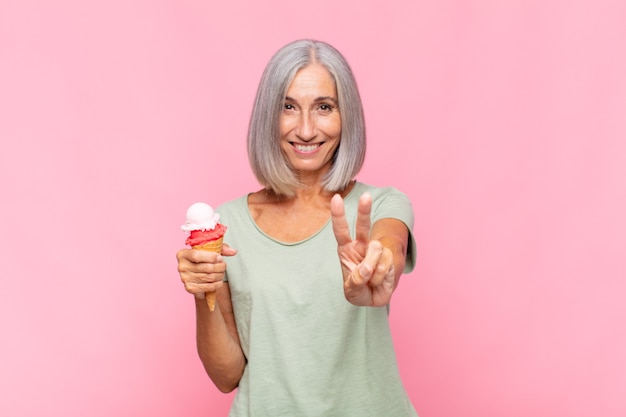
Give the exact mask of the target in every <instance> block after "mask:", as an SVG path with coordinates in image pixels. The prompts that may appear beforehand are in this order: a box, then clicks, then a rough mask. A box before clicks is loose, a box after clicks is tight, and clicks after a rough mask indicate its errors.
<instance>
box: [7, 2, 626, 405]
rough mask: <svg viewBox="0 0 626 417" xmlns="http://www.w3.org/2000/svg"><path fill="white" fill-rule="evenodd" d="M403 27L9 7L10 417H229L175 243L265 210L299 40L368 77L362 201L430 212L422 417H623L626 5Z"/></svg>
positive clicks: (197, 10) (453, 16)
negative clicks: (228, 213) (193, 216)
mask: <svg viewBox="0 0 626 417" xmlns="http://www.w3.org/2000/svg"><path fill="white" fill-rule="evenodd" d="M383 3H384V7H383V6H381V3H380V2H379V1H376V2H375V1H354V2H339V1H337V0H320V1H317V2H313V3H311V2H304V3H302V2H301V3H293V2H292V3H283V2H278V1H270V2H260V1H259V2H257V1H253V0H249V1H223V2H210V1H203V0H185V1H180V0H177V1H174V0H170V1H165V0H162V1H147V0H144V1H124V0H114V1H113V0H108V1H104V0H102V1H82V0H75V1H54V2H52V1H44V0H40V1H36V0H19V1H18V0H14V1H11V0H8V1H7V0H2V1H0V138H1V145H2V146H1V150H0V181H1V195H2V204H1V205H0V239H1V241H0V242H1V243H0V251H1V253H2V262H0V277H1V279H2V287H1V288H2V292H1V302H0V324H1V328H0V332H1V333H0V335H1V337H2V341H1V344H0V349H1V354H0V392H1V393H2V394H1V395H0V415H2V416H12V417H21V416H65V417H72V416H81V417H82V416H93V417H97V416H147V415H150V416H178V415H185V416H207V415H215V416H224V415H226V410H227V409H228V406H229V403H230V401H231V396H230V395H227V396H224V395H222V394H220V393H218V392H217V390H216V389H215V388H213V387H212V385H211V384H210V382H209V381H208V379H207V378H206V377H205V376H204V374H203V370H202V368H201V365H200V362H199V360H198V359H197V356H196V353H195V345H194V318H193V317H194V312H193V302H192V300H191V298H190V296H188V295H187V294H186V293H185V292H184V291H183V288H182V285H181V284H180V282H179V278H178V275H177V273H176V262H175V256H174V254H175V252H176V250H177V249H179V248H180V247H182V245H183V239H184V235H183V233H182V232H181V231H180V230H179V225H180V224H181V222H182V221H183V216H184V211H185V209H186V207H187V206H188V205H189V204H190V203H192V202H194V201H196V200H206V201H208V202H210V203H212V204H214V205H217V204H219V203H221V202H223V201H225V200H228V199H231V198H234V197H237V196H240V195H242V194H244V193H246V192H248V191H251V190H254V189H256V188H257V187H258V185H257V184H256V181H255V180H254V178H253V177H252V175H251V174H250V171H249V168H248V164H247V159H246V155H245V132H246V128H247V122H248V117H249V113H250V108H251V104H252V100H253V96H254V92H255V89H256V84H257V81H258V79H259V77H260V75H261V71H262V69H263V67H264V66H265V64H266V62H267V60H268V59H269V58H270V55H271V54H272V53H273V52H274V51H275V50H276V49H277V48H278V47H280V46H282V45H283V44H284V43H286V42H288V41H291V40H293V39H297V38H301V37H314V38H319V39H323V40H326V41H329V42H330V43H332V44H334V45H335V46H337V47H338V48H339V49H340V50H341V51H343V52H344V54H345V55H346V57H347V58H348V60H349V61H350V62H351V64H352V66H353V68H354V71H355V73H356V76H357V79H358V81H359V85H360V88H361V92H362V96H363V100H364V105H365V111H366V117H367V123H368V133H369V153H368V156H367V161H366V166H365V168H364V170H363V172H362V173H361V175H359V177H358V178H359V179H360V180H362V181H365V182H370V183H373V184H377V185H394V186H396V187H397V188H399V189H401V190H403V191H405V192H406V193H407V194H408V195H409V196H410V198H411V199H412V201H413V203H414V208H415V213H416V224H415V234H416V236H417V241H418V245H419V263H418V266H417V268H416V270H415V271H414V272H413V273H412V274H410V275H409V276H405V277H404V278H403V280H402V282H401V284H400V288H399V290H398V292H397V293H396V295H395V298H394V305H393V308H392V313H391V321H392V326H393V331H394V338H395V341H396V346H397V352H398V359H399V363H400V367H401V373H402V376H403V379H404V381H405V384H406V388H407V390H408V392H409V395H410V397H411V399H412V400H413V402H414V404H415V406H416V408H417V409H418V411H419V412H420V415H421V416H422V417H438V416H508V417H517V416H528V415H533V416H564V415H567V416H569V417H574V416H590V415H595V416H603V417H612V416H623V415H626V399H625V398H626V397H625V395H624V394H625V393H626V326H625V324H624V320H625V317H626V307H625V305H626V303H625V302H624V293H625V292H626V282H625V280H624V278H625V277H626V268H625V267H624V262H625V261H624V258H625V256H624V255H625V252H626V251H625V247H626V245H625V239H624V236H625V235H626V220H625V217H624V213H625V212H626V185H625V181H626V54H624V42H625V41H626V3H625V2H623V1H621V0H615V1H608V0H607V1H603V0H587V1H583V0H579V1H573V0H561V1H551V0H527V1H522V0H512V1H490V0H484V1H478V0H475V1H462V0H443V1H409V0H407V1H402V2H397V1H387V2H383ZM218 4H219V5H218ZM263 4H264V6H263Z"/></svg>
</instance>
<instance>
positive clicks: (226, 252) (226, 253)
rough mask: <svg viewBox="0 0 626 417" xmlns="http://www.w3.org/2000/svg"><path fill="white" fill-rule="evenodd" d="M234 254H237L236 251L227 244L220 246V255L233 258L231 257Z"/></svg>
mask: <svg viewBox="0 0 626 417" xmlns="http://www.w3.org/2000/svg"><path fill="white" fill-rule="evenodd" d="M236 254H237V249H235V248H231V247H230V246H228V245H227V244H224V246H222V255H223V256H233V255H236Z"/></svg>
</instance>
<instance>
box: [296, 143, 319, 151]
mask: <svg viewBox="0 0 626 417" xmlns="http://www.w3.org/2000/svg"><path fill="white" fill-rule="evenodd" d="M294 145H295V147H296V149H297V150H299V151H300V152H313V151H314V150H316V149H317V148H318V147H319V145H300V144H298V143H295V144H294Z"/></svg>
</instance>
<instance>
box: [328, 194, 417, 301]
mask: <svg viewBox="0 0 626 417" xmlns="http://www.w3.org/2000/svg"><path fill="white" fill-rule="evenodd" d="M371 209H372V197H371V196H370V195H369V194H367V193H366V194H363V195H362V196H361V198H360V199H359V205H358V211H357V219H356V229H355V239H354V240H352V237H351V236H350V227H349V225H348V221H347V220H346V216H345V209H344V204H343V200H342V198H341V196H339V195H338V194H337V195H335V196H334V197H333V198H332V200H331V202H330V213H331V218H332V225H333V232H334V233H335V238H336V239H337V245H338V246H337V253H338V254H339V260H340V261H341V269H342V273H343V289H344V293H345V296H346V299H347V300H348V301H349V302H350V303H352V304H354V305H359V306H372V307H380V306H385V305H387V304H388V303H389V301H390V299H391V295H392V294H393V291H394V289H395V288H396V286H397V280H398V279H399V277H400V274H399V273H398V274H396V271H398V270H399V272H402V269H403V268H404V262H405V260H406V258H405V254H406V249H405V248H406V242H407V237H408V230H407V228H406V226H404V224H403V223H402V222H400V221H398V220H395V219H383V220H380V221H378V222H377V223H376V224H375V225H374V228H376V231H375V230H374V228H372V225H371V221H370V213H371ZM385 227H386V228H388V229H390V230H391V233H390V234H389V236H385V235H384V234H383V233H381V232H382V231H383V229H384V228H385ZM383 238H384V242H385V243H390V244H391V245H390V246H392V248H393V249H397V250H394V251H392V249H390V248H389V247H387V245H383ZM378 239H380V240H378ZM402 239H404V245H403V244H402ZM403 248H404V249H403ZM403 250H404V251H403ZM394 257H395V258H396V259H394ZM398 267H399V269H398Z"/></svg>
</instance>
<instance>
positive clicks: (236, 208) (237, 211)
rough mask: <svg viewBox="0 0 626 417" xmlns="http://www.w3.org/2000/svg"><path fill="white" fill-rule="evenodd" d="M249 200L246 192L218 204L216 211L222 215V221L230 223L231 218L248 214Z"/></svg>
mask: <svg viewBox="0 0 626 417" xmlns="http://www.w3.org/2000/svg"><path fill="white" fill-rule="evenodd" d="M247 200H248V195H247V194H246V195H242V196H241V197H238V198H235V199H233V200H230V201H226V202H224V203H222V204H220V205H219V206H217V208H216V209H215V211H216V212H217V213H218V214H219V215H220V222H222V223H228V222H229V221H230V220H233V219H236V218H238V217H242V216H244V215H247V207H248V203H247Z"/></svg>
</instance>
